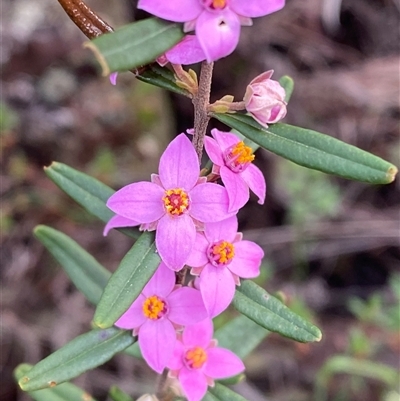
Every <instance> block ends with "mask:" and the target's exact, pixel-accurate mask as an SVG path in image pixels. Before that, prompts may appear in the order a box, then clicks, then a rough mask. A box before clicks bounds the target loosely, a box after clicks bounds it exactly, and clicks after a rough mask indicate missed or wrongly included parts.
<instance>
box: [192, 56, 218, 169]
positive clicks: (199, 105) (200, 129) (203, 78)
mask: <svg viewBox="0 0 400 401" xmlns="http://www.w3.org/2000/svg"><path fill="white" fill-rule="evenodd" d="M213 67H214V63H207V62H206V61H203V62H202V63H201V71H200V80H199V90H198V92H197V94H196V96H194V97H193V100H192V102H193V106H194V135H193V146H194V148H195V150H196V153H197V156H198V157H199V161H200V162H201V156H202V154H203V146H204V137H205V135H206V131H207V126H208V122H209V121H210V117H209V115H208V112H207V108H208V105H209V104H210V91H211V80H212V72H213Z"/></svg>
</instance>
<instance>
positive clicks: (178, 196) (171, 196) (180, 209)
mask: <svg viewBox="0 0 400 401" xmlns="http://www.w3.org/2000/svg"><path fill="white" fill-rule="evenodd" d="M162 200H163V202H164V205H165V210H166V211H167V213H169V214H171V215H173V216H180V215H182V214H183V213H185V212H187V210H188V208H189V196H188V194H187V193H186V192H185V191H184V190H183V189H180V188H175V189H168V190H167V191H165V196H164V197H163V198H162Z"/></svg>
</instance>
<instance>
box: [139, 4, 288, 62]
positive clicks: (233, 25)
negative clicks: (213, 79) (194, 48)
mask: <svg viewBox="0 0 400 401" xmlns="http://www.w3.org/2000/svg"><path fill="white" fill-rule="evenodd" d="M284 5H285V0H169V1H165V0H139V3H138V8H141V9H142V10H145V11H147V12H149V13H151V14H153V15H156V16H157V17H160V18H163V19H165V20H168V21H175V22H185V25H184V31H185V32H190V31H192V30H195V31H196V36H197V37H198V39H199V42H200V46H201V47H202V49H203V51H204V53H205V55H206V58H207V61H208V62H211V61H214V60H217V59H219V58H221V57H225V56H227V55H229V54H231V53H232V52H233V51H234V50H235V48H236V46H237V44H238V42H239V36H240V25H251V24H252V21H251V18H254V17H261V16H263V15H267V14H271V13H273V12H275V11H278V10H280V9H281V8H283V6H284Z"/></svg>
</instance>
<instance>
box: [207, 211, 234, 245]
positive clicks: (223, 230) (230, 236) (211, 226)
mask: <svg viewBox="0 0 400 401" xmlns="http://www.w3.org/2000/svg"><path fill="white" fill-rule="evenodd" d="M237 229H238V220H237V217H236V216H232V217H229V218H228V219H226V220H222V221H219V222H218V223H207V224H206V227H205V230H204V234H205V236H206V238H207V240H208V242H209V243H210V244H212V243H214V242H218V241H229V242H233V241H234V240H235V238H236V234H237Z"/></svg>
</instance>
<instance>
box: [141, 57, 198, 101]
mask: <svg viewBox="0 0 400 401" xmlns="http://www.w3.org/2000/svg"><path fill="white" fill-rule="evenodd" d="M136 78H137V79H139V80H140V81H143V82H146V83H148V84H151V85H155V86H159V87H160V88H163V89H167V90H169V91H171V92H175V93H178V94H180V95H184V96H187V97H190V96H191V95H190V93H189V92H188V91H186V90H185V89H183V88H180V87H179V86H178V85H177V84H176V83H175V81H176V80H175V76H174V73H173V72H172V71H171V70H170V69H168V68H164V67H160V66H159V65H157V64H151V65H149V66H148V68H147V69H146V70H145V71H144V72H142V73H140V75H137V76H136Z"/></svg>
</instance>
